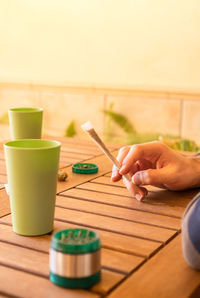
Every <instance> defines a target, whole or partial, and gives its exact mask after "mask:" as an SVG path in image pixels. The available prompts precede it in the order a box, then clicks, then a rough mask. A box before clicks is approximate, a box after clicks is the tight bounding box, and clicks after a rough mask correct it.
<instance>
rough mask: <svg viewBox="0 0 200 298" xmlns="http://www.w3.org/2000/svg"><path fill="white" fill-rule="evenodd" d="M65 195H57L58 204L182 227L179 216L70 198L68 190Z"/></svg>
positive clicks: (172, 226)
mask: <svg viewBox="0 0 200 298" xmlns="http://www.w3.org/2000/svg"><path fill="white" fill-rule="evenodd" d="M69 192H70V190H69ZM65 196H67V197H63V196H57V199H56V205H57V206H60V207H65V208H72V209H75V210H81V211H86V212H90V213H94V214H100V215H104V216H105V215H107V216H111V217H116V218H121V219H126V220H130V221H135V222H140V223H146V224H150V225H156V226H160V227H165V228H172V229H177V230H178V229H180V219H178V218H174V217H169V216H163V215H159V214H152V213H147V212H142V211H137V210H131V209H127V208H121V207H115V206H110V205H107V204H101V203H94V202H91V201H90V202H89V201H87V200H86V201H84V197H82V198H81V200H78V199H75V198H70V194H69V193H68V191H66V192H65ZM94 196H95V194H94Z"/></svg>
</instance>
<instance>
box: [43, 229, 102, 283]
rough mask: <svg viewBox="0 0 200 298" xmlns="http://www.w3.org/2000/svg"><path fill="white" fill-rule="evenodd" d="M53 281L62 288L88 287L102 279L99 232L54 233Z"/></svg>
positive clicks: (72, 231) (73, 231)
mask: <svg viewBox="0 0 200 298" xmlns="http://www.w3.org/2000/svg"><path fill="white" fill-rule="evenodd" d="M49 278H50V280H51V281H52V282H53V283H55V284H57V285H59V286H62V287H67V288H89V287H91V286H92V285H94V284H95V283H97V282H99V281H100V278H101V242H100V239H99V236H98V234H97V233H96V232H94V231H91V230H86V229H67V230H61V231H58V232H56V233H54V234H53V236H52V240H51V247H50V276H49Z"/></svg>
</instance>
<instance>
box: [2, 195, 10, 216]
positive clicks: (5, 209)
mask: <svg viewBox="0 0 200 298" xmlns="http://www.w3.org/2000/svg"><path fill="white" fill-rule="evenodd" d="M9 213H10V204H9V198H8V196H7V194H6V190H5V189H1V190H0V217H2V216H5V215H6V214H9Z"/></svg>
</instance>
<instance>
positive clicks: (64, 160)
mask: <svg viewBox="0 0 200 298" xmlns="http://www.w3.org/2000/svg"><path fill="white" fill-rule="evenodd" d="M80 161H81V159H80V158H72V157H61V158H60V163H61V164H62V163H71V164H74V163H77V162H80Z"/></svg>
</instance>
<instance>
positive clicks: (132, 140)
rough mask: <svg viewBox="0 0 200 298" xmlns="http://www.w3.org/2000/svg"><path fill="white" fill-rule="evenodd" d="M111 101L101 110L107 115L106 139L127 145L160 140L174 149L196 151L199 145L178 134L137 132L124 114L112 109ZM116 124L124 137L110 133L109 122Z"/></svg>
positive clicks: (199, 148) (199, 149)
mask: <svg viewBox="0 0 200 298" xmlns="http://www.w3.org/2000/svg"><path fill="white" fill-rule="evenodd" d="M113 106H114V105H113V103H111V104H110V106H109V109H107V110H103V113H104V115H106V116H107V117H108V119H107V127H106V130H105V131H106V140H107V141H112V142H116V143H121V144H122V143H123V144H127V145H131V144H140V143H145V142H151V141H155V140H160V141H162V142H163V143H165V144H167V145H168V146H169V147H170V148H172V149H174V150H182V151H191V152H198V151H200V147H199V146H198V145H197V144H196V143H195V142H194V141H192V140H188V139H183V138H181V137H179V136H174V135H169V134H167V135H164V134H159V133H138V132H137V131H136V129H135V128H134V126H133V125H132V124H131V123H130V121H129V120H128V119H127V117H126V116H124V115H122V114H120V113H116V112H114V111H113ZM112 121H113V122H114V123H115V124H117V125H118V126H119V127H120V128H122V129H123V130H124V132H125V133H126V135H125V136H124V137H113V136H112V133H111V122H112Z"/></svg>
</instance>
